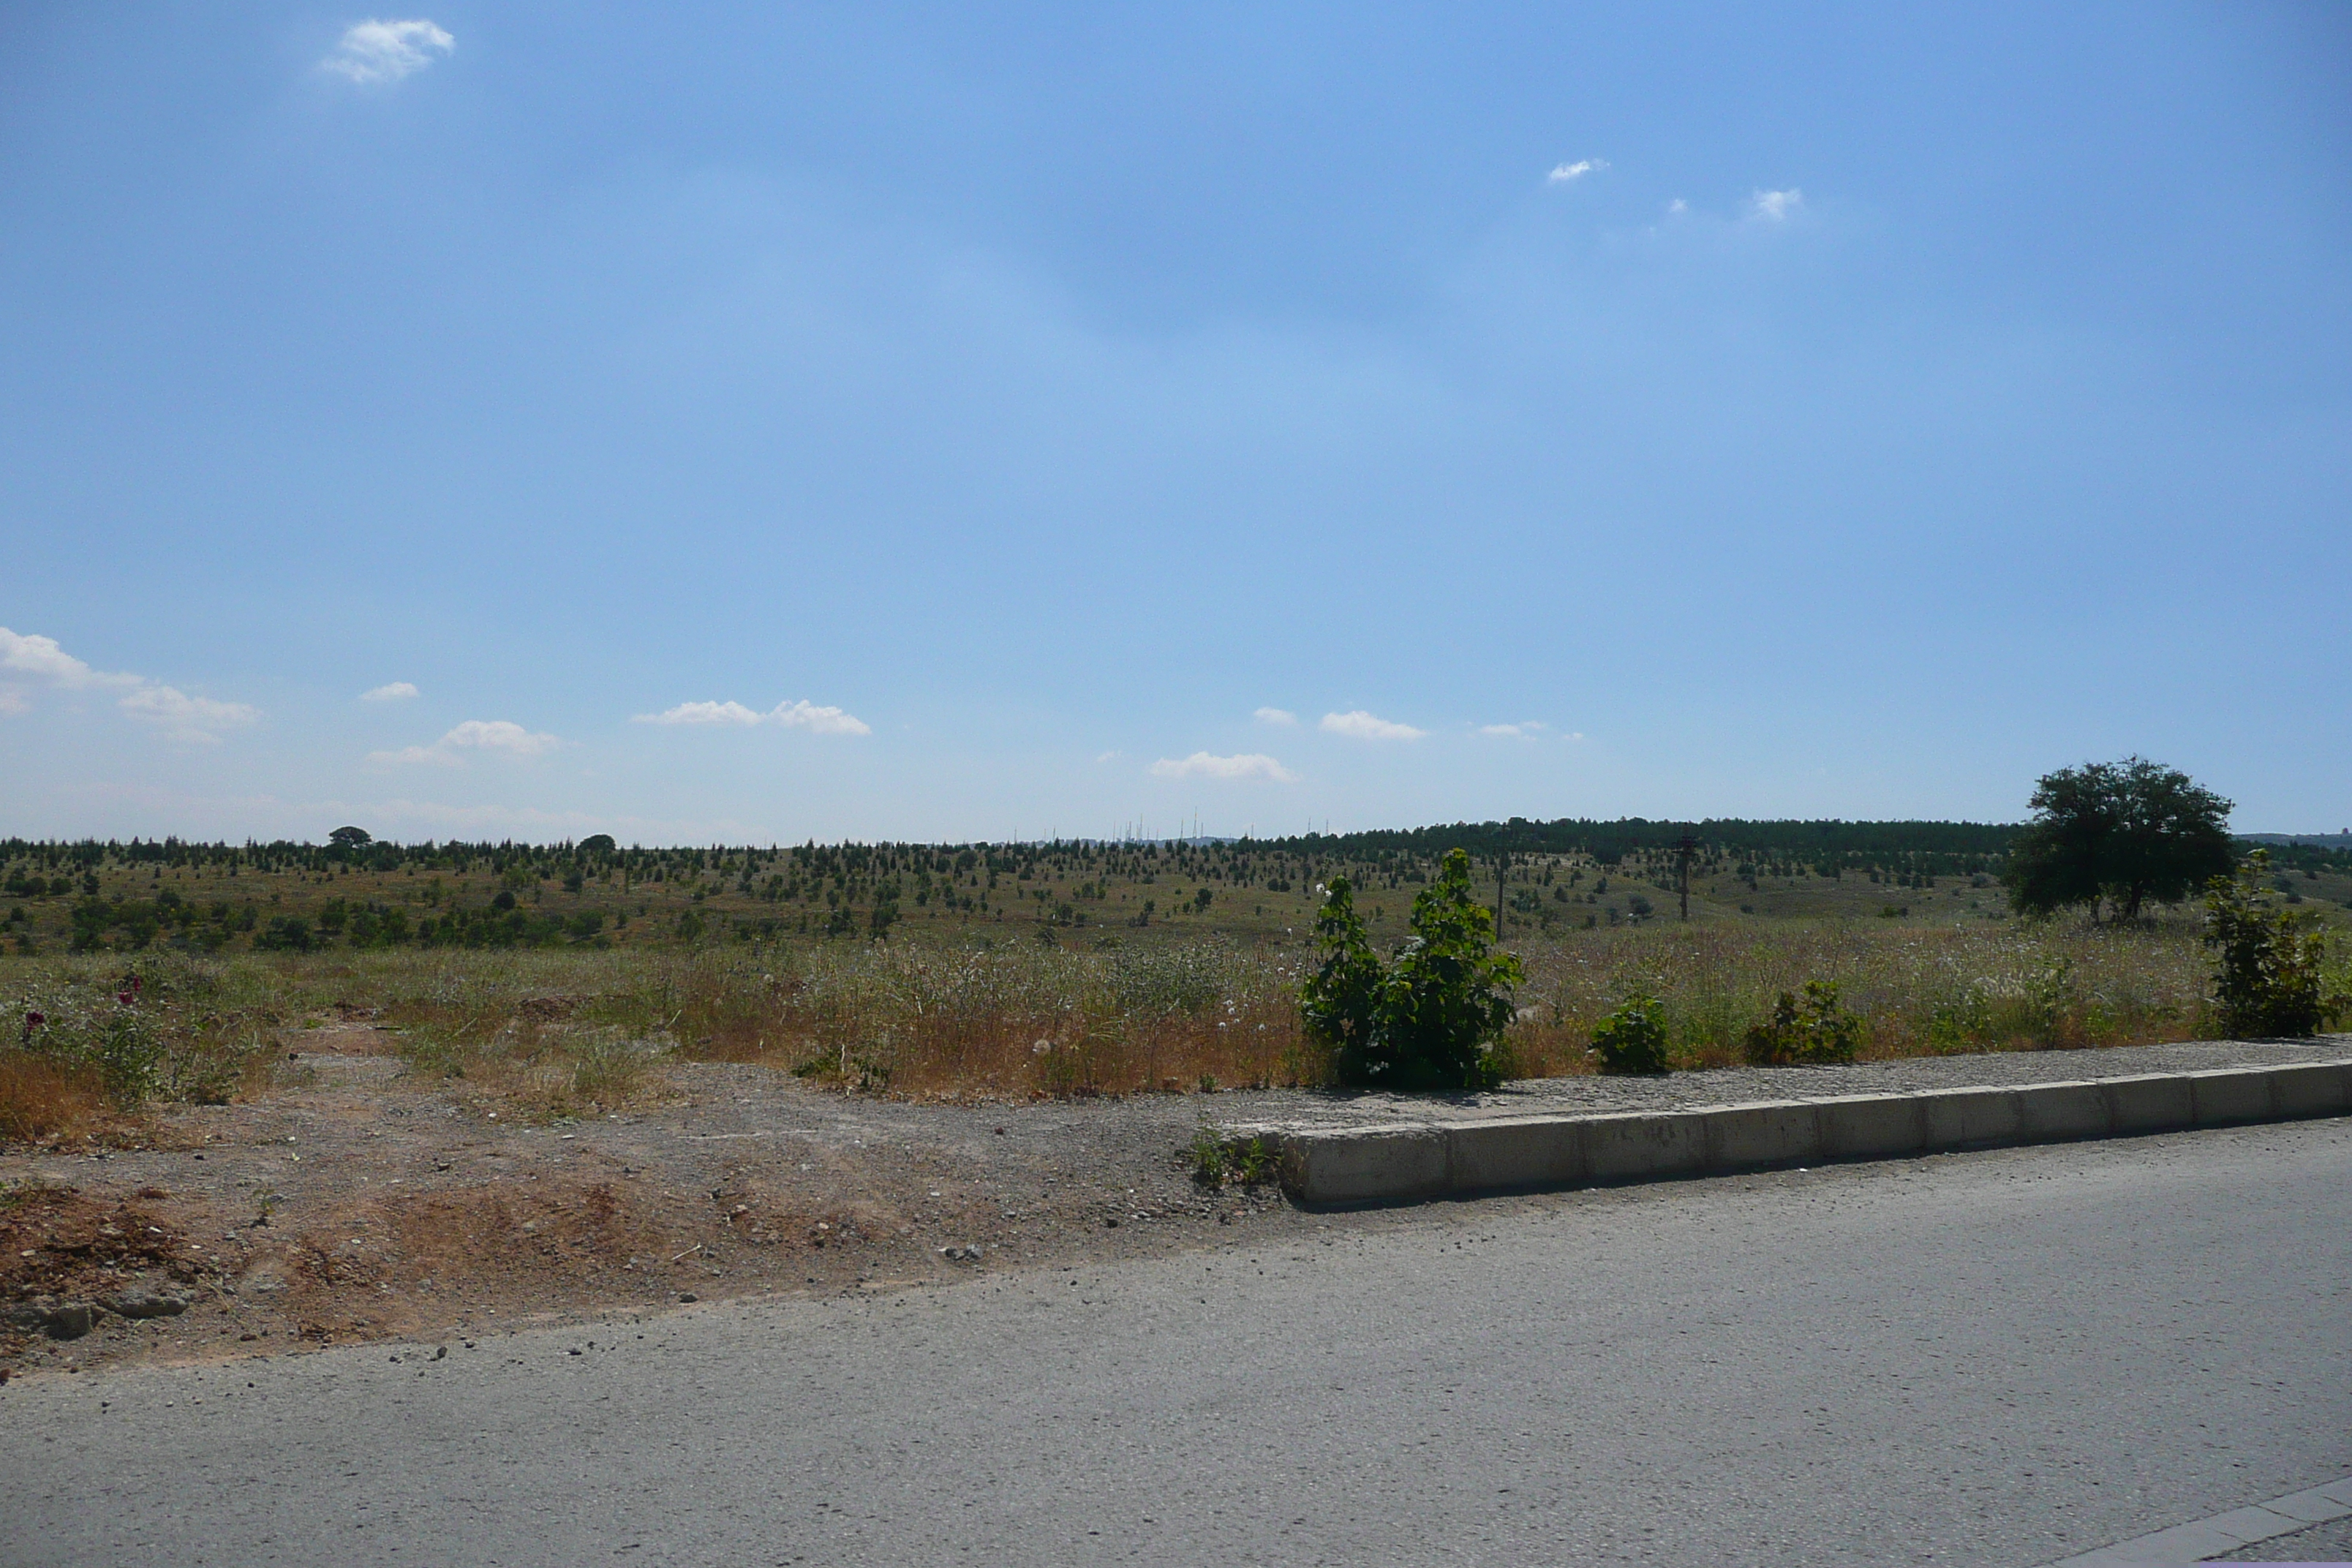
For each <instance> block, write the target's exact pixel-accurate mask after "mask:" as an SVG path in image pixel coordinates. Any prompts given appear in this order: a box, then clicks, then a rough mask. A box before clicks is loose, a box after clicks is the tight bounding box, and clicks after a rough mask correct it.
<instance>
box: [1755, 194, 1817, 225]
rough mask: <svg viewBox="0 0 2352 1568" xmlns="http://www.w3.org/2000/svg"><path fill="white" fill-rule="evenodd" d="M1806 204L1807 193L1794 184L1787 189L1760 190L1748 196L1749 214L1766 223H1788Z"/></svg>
mask: <svg viewBox="0 0 2352 1568" xmlns="http://www.w3.org/2000/svg"><path fill="white" fill-rule="evenodd" d="M1803 205H1805V193H1804V192H1802V191H1801V190H1799V189H1797V188H1796V187H1795V186H1794V185H1791V186H1790V187H1789V188H1788V189H1787V190H1785V191H1759V192H1757V193H1756V194H1755V195H1752V196H1750V197H1748V216H1749V217H1752V218H1756V219H1759V220H1760V221H1762V222H1765V223H1786V222H1788V221H1789V219H1790V217H1791V216H1794V215H1795V213H1796V212H1797V210H1798V209H1799V208H1801V207H1802V206H1803Z"/></svg>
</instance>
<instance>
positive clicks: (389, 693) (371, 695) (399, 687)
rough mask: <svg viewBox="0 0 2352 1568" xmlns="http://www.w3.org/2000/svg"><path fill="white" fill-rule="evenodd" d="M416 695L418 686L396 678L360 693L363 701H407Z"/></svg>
mask: <svg viewBox="0 0 2352 1568" xmlns="http://www.w3.org/2000/svg"><path fill="white" fill-rule="evenodd" d="M415 695H416V688H415V687H414V686H411V685H410V684H409V683H408V682H407V681H405V680H395V681H393V682H391V683H390V684H388V685H384V686H379V687H375V688H373V689H371V690H367V691H362V692H361V693H360V700H361V701H362V702H405V701H407V700H408V699H410V698H412V697H414V696H415Z"/></svg>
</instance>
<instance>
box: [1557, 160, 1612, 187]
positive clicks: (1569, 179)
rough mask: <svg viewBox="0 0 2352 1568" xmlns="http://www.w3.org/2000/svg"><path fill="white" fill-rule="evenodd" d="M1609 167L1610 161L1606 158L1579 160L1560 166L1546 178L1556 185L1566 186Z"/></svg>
mask: <svg viewBox="0 0 2352 1568" xmlns="http://www.w3.org/2000/svg"><path fill="white" fill-rule="evenodd" d="M1608 166H1609V160H1608V159H1606V158H1579V159H1578V160H1577V161H1576V162H1575V163H1562V164H1560V165H1559V167H1558V168H1556V169H1554V170H1553V171H1552V172H1551V173H1550V174H1548V175H1546V176H1545V178H1546V179H1548V180H1549V181H1550V182H1551V183H1552V184H1555V185H1565V184H1572V183H1573V182H1575V181H1578V180H1580V179H1582V178H1584V176H1585V175H1587V174H1599V173H1600V172H1601V170H1603V169H1605V168H1607V167H1608Z"/></svg>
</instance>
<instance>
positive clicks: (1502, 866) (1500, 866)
mask: <svg viewBox="0 0 2352 1568" xmlns="http://www.w3.org/2000/svg"><path fill="white" fill-rule="evenodd" d="M1510 864H1511V857H1510V855H1509V854H1508V853H1507V852H1506V853H1504V854H1501V855H1497V856H1496V857H1495V940H1496V942H1500V941H1502V940H1503V873H1504V872H1505V871H1507V870H1508V869H1509V868H1510Z"/></svg>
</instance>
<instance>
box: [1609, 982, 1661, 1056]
mask: <svg viewBox="0 0 2352 1568" xmlns="http://www.w3.org/2000/svg"><path fill="white" fill-rule="evenodd" d="M1592 1054H1593V1055H1594V1056H1595V1057H1598V1058H1600V1060H1601V1071H1602V1072H1606V1073H1660V1072H1664V1071H1665V1070H1666V1005H1665V1004H1664V1002H1661V1001H1659V1000H1658V999H1657V998H1656V997H1654V996H1650V995H1645V994H1642V993H1640V992H1636V993H1634V994H1633V995H1631V996H1628V997H1626V998H1625V1000H1624V1001H1622V1002H1621V1003H1619V1004H1618V1005H1617V1007H1616V1008H1615V1010H1613V1011H1612V1012H1611V1013H1609V1014H1608V1015H1607V1016H1604V1017H1602V1019H1601V1022H1600V1023H1598V1024H1596V1025H1594V1026H1593V1027H1592Z"/></svg>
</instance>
